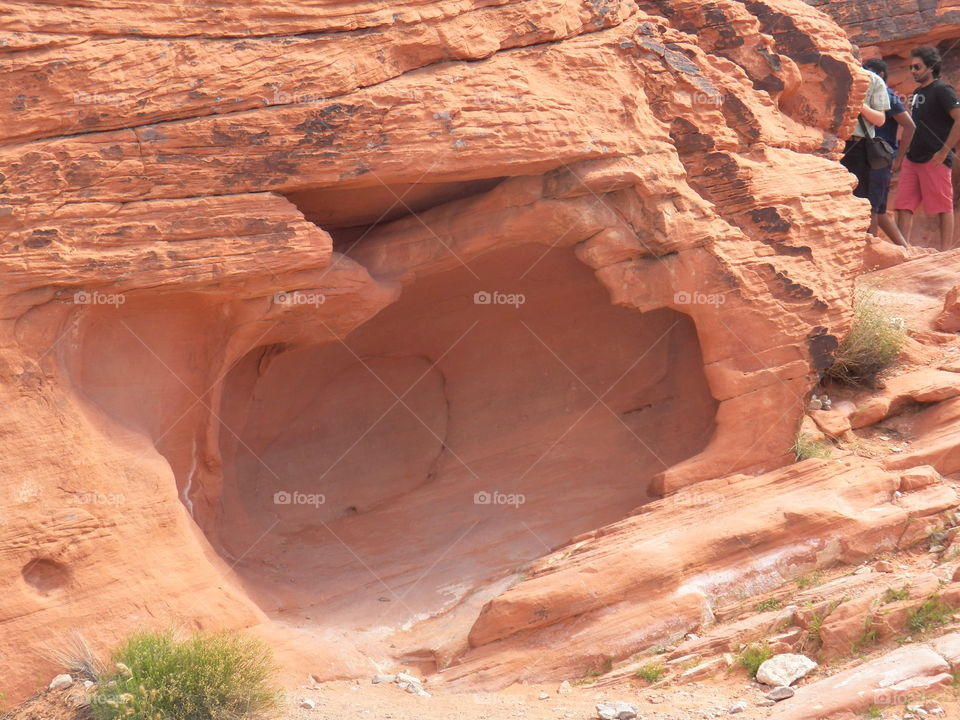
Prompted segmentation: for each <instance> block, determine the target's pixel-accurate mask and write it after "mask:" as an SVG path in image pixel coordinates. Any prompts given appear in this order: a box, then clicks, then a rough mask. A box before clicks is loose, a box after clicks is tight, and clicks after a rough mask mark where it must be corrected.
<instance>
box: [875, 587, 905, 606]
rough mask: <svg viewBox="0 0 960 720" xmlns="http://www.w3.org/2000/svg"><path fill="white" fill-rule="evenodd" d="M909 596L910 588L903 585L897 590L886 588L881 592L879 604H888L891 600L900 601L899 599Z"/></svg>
mask: <svg viewBox="0 0 960 720" xmlns="http://www.w3.org/2000/svg"><path fill="white" fill-rule="evenodd" d="M908 597H910V588H908V587H907V586H906V585H904V586H903V587H902V588H900V589H899V590H894V589H893V588H887V591H886V592H885V593H884V594H883V597H882V598H881V599H880V604H881V605H888V604H889V603H892V602H900V601H901V600H906V599H907V598H908Z"/></svg>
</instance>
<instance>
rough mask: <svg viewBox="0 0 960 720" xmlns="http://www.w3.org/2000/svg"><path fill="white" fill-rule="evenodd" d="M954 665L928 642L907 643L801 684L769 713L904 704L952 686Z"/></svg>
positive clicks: (781, 715)
mask: <svg viewBox="0 0 960 720" xmlns="http://www.w3.org/2000/svg"><path fill="white" fill-rule="evenodd" d="M952 679H953V677H952V676H951V675H950V665H949V664H948V663H947V661H946V660H944V659H943V657H941V656H940V655H939V654H938V653H937V652H935V651H934V650H932V649H931V648H929V647H927V646H926V645H904V646H903V647H901V648H897V649H896V650H893V651H891V652H889V653H887V654H886V655H883V656H881V657H879V658H877V659H875V660H870V661H868V662H866V663H864V664H863V665H860V666H857V667H854V668H851V669H849V670H844V671H842V672H839V673H837V674H836V675H831V676H830V677H825V678H823V679H821V680H816V681H814V682H811V683H809V684H807V685H805V686H803V687H801V688H799V689H798V690H797V692H796V694H795V695H794V696H793V697H792V698H791V699H790V700H789V702H786V703H782V704H780V705H777V706H776V707H774V708H773V710H772V711H771V714H770V717H771V718H773V719H774V720H818V718H827V717H834V716H836V715H838V714H840V713H843V712H847V713H851V714H858V713H861V712H863V711H864V710H865V709H866V708H868V707H870V706H871V705H875V706H879V707H885V706H888V705H900V706H902V705H903V704H904V703H905V702H907V701H913V700H916V699H917V698H919V697H920V696H921V695H923V693H925V692H935V691H936V690H937V689H939V688H943V687H948V686H949V685H950V683H951V682H952Z"/></svg>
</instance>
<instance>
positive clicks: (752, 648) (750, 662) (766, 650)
mask: <svg viewBox="0 0 960 720" xmlns="http://www.w3.org/2000/svg"><path fill="white" fill-rule="evenodd" d="M772 657H773V650H772V649H771V648H770V646H769V645H767V643H754V644H753V645H748V646H747V647H745V648H744V649H743V650H742V651H741V652H740V656H739V657H738V658H737V659H738V660H739V661H740V664H741V665H742V666H743V667H745V668H746V669H747V672H748V673H750V677H756V676H757V670H759V669H760V666H761V665H763V663H765V662H766V661H767V660H769V659H770V658H772Z"/></svg>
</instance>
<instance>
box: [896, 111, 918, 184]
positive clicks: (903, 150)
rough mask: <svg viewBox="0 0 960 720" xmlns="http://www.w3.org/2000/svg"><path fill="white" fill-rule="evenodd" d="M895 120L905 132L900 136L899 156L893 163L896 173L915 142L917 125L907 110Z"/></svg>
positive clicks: (899, 113) (897, 115) (900, 113)
mask: <svg viewBox="0 0 960 720" xmlns="http://www.w3.org/2000/svg"><path fill="white" fill-rule="evenodd" d="M893 119H894V120H896V121H897V124H898V125H899V126H900V128H901V129H902V130H903V132H902V133H901V134H900V149H899V150H897V156H896V158H894V161H893V170H894V172H896V171H897V170H899V169H900V164H901V163H902V162H903V156H904V155H906V154H907V150H909V149H910V141H911V140H913V133H914V132H915V131H916V129H917V124H916V123H915V122H914V121H913V118H912V117H910V113H908V112H907V111H906V110H904V111H903V112H898V113H897V114H896V115H894V116H893Z"/></svg>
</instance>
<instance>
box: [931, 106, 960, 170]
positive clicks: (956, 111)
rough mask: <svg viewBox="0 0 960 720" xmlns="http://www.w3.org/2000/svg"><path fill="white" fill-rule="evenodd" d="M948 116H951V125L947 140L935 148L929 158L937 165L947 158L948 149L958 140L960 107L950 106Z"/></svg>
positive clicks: (959, 136)
mask: <svg viewBox="0 0 960 720" xmlns="http://www.w3.org/2000/svg"><path fill="white" fill-rule="evenodd" d="M950 117H952V118H953V127H952V128H950V134H949V135H947V140H946V142H944V143H943V147H942V148H940V149H939V150H937V152H936V154H935V155H934V156H933V158H932V159H931V162H934V163H936V164H938V165H939V164H941V163H943V161H944V160H946V159H947V155H949V154H950V151H951V150H953V149H954V148H955V147H956V146H957V143H958V142H960V107H955V108H951V109H950Z"/></svg>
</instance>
